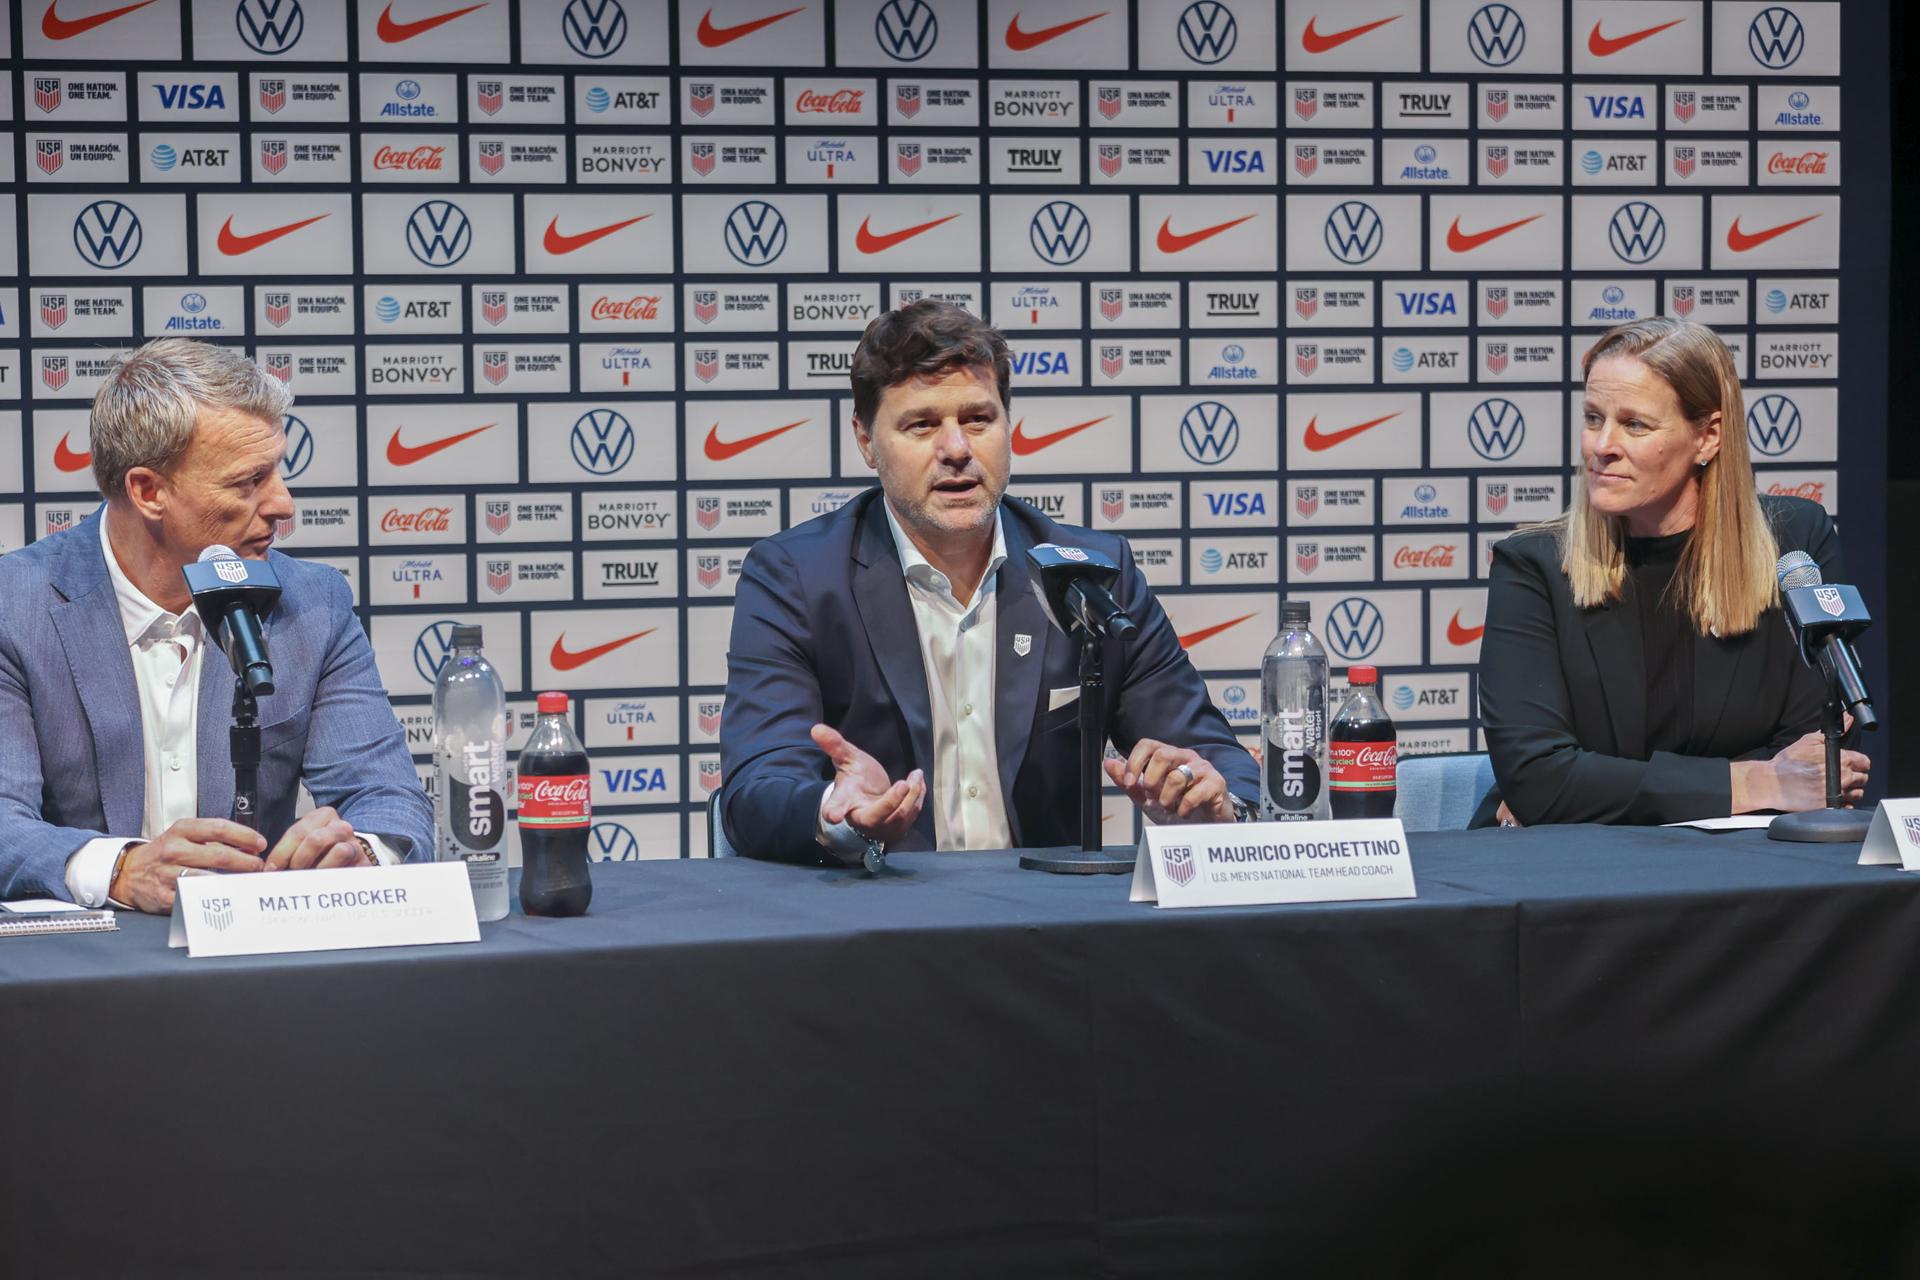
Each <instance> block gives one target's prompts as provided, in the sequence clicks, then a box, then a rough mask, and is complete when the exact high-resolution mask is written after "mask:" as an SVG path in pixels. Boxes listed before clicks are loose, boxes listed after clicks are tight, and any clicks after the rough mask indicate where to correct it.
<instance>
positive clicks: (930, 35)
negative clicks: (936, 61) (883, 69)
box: [873, 0, 940, 62]
mask: <svg viewBox="0 0 1920 1280" xmlns="http://www.w3.org/2000/svg"><path fill="white" fill-rule="evenodd" d="M873 38H874V42H875V43H877V44H878V45H879V46H880V52H882V53H884V54H886V55H887V56H888V57H889V58H892V59H893V60H894V61H895V62H918V61H920V59H922V58H924V57H926V56H927V55H928V54H930V53H932V52H933V46H934V43H935V42H936V41H938V40H939V39H940V15H938V14H936V13H935V12H934V11H933V6H932V5H930V4H928V3H927V0H887V2H886V3H885V4H883V5H881V6H880V10H879V12H878V13H875V14H874V15H873Z"/></svg>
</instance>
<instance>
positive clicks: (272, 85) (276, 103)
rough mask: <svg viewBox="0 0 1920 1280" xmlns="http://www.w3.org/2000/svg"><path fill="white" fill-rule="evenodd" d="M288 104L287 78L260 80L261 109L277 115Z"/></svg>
mask: <svg viewBox="0 0 1920 1280" xmlns="http://www.w3.org/2000/svg"><path fill="white" fill-rule="evenodd" d="M286 105H287V82H286V81H285V80H262V81H261V82H260V109H261V110H262V111H264V112H266V113H267V114H268V115H270V116H271V115H277V114H279V112H280V109H281V108H282V107H284V106H286Z"/></svg>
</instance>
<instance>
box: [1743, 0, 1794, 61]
mask: <svg viewBox="0 0 1920 1280" xmlns="http://www.w3.org/2000/svg"><path fill="white" fill-rule="evenodd" d="M1806 46H1807V30H1806V28H1805V27H1803V26H1801V25H1800V18H1799V16H1798V15H1796V14H1795V13H1794V11H1793V10H1791V9H1788V8H1784V7H1782V6H1780V5H1775V6H1773V7H1772V8H1771V9H1762V10H1761V11H1760V12H1759V13H1758V14H1756V15H1755V16H1754V19H1753V21H1752V22H1751V23H1749V24H1747V49H1748V50H1749V51H1750V52H1751V53H1752V54H1753V60H1754V61H1755V62H1758V63H1759V64H1760V65H1761V66H1763V67H1768V68H1771V69H1772V70H1774V71H1782V70H1785V69H1786V68H1787V67H1790V66H1792V65H1793V64H1794V63H1796V62H1798V61H1800V54H1801V52H1802V51H1804V50H1805V48H1806Z"/></svg>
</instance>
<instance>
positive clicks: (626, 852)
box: [587, 822, 640, 862]
mask: <svg viewBox="0 0 1920 1280" xmlns="http://www.w3.org/2000/svg"><path fill="white" fill-rule="evenodd" d="M587 853H588V854H589V855H590V856H591V857H592V858H593V860H594V861H595V862H633V861H635V860H636V859H638V858H639V857H640V842H639V841H638V840H636V839H634V836H633V832H631V831H629V830H627V829H626V828H625V827H623V826H621V825H620V824H619V823H617V822H596V823H594V824H593V826H592V828H591V829H590V830H589V831H588V832H587Z"/></svg>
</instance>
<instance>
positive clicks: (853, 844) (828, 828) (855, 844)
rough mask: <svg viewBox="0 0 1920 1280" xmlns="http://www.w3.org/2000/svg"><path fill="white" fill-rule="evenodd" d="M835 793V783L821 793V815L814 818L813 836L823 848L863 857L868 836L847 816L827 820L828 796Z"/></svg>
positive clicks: (828, 785)
mask: <svg viewBox="0 0 1920 1280" xmlns="http://www.w3.org/2000/svg"><path fill="white" fill-rule="evenodd" d="M832 794H833V784H832V783H831V782H829V783H828V784H827V789H826V790H825V791H822V792H821V793H820V816H819V817H817V818H815V819H814V824H813V828H814V829H813V838H814V841H815V842H816V843H818V844H819V845H820V846H821V847H822V848H826V849H834V850H837V851H838V852H840V853H846V854H851V855H853V856H854V857H856V858H858V857H862V856H864V855H865V854H866V852H867V838H866V837H865V836H863V835H861V834H860V833H859V832H858V831H855V830H854V829H853V824H852V823H850V822H848V821H847V820H846V819H845V818H842V819H841V820H840V821H838V822H835V823H829V822H828V821H827V797H828V796H830V795H832Z"/></svg>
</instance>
